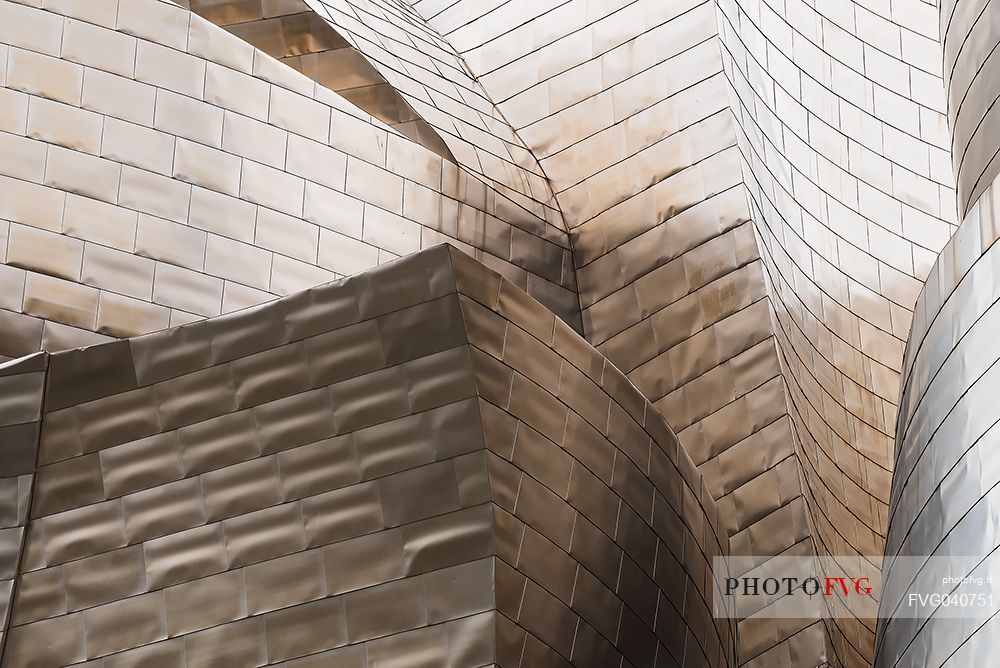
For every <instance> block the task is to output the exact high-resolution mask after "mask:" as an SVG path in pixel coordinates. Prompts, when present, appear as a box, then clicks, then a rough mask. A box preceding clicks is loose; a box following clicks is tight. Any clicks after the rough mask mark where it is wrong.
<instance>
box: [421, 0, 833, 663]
mask: <svg viewBox="0 0 1000 668" xmlns="http://www.w3.org/2000/svg"><path fill="white" fill-rule="evenodd" d="M413 8H414V9H415V10H416V11H417V12H418V13H420V14H421V16H423V17H424V18H425V19H427V21H428V23H429V24H430V25H431V26H432V27H434V28H436V29H437V30H438V31H439V32H440V33H441V34H442V35H443V36H444V38H445V39H446V40H447V41H448V42H449V43H451V44H453V45H454V47H455V49H456V50H457V51H458V52H459V53H460V54H461V56H462V57H463V58H464V59H465V61H466V62H467V63H468V64H469V67H470V69H471V70H472V71H473V72H474V73H475V75H476V76H477V78H478V79H479V80H480V81H481V82H482V85H483V87H484V88H485V89H486V90H487V91H488V92H489V94H490V95H491V97H492V98H493V99H494V100H495V101H496V102H497V107H498V109H500V110H501V111H502V112H503V114H504V116H505V117H506V118H507V119H508V120H509V121H510V122H511V124H512V125H513V127H514V128H515V130H516V131H517V133H518V134H519V135H520V136H521V137H522V138H523V139H524V141H525V142H527V144H528V146H529V147H530V148H531V149H532V151H533V152H534V153H535V155H536V156H537V157H538V159H539V162H540V164H541V166H542V168H543V169H544V170H545V173H546V174H547V176H548V177H549V179H550V180H551V181H552V184H553V188H554V190H555V197H556V200H557V201H558V202H559V205H560V208H561V209H562V211H563V214H564V216H565V218H566V223H567V225H568V227H569V229H570V234H571V238H572V241H573V256H574V263H575V265H576V268H577V280H578V285H579V291H580V301H581V306H582V308H583V312H582V315H583V324H584V332H585V335H586V337H587V339H588V340H589V341H590V342H591V343H592V344H594V345H595V346H598V347H599V348H600V350H601V351H602V352H604V354H606V355H607V356H608V358H609V359H610V360H611V361H613V362H614V363H615V365H616V366H618V367H619V368H621V369H622V370H623V371H625V372H626V375H627V376H628V377H629V379H630V380H631V381H632V382H633V383H635V384H636V386H637V387H638V388H639V389H640V390H642V391H643V393H644V394H645V395H646V396H647V397H648V398H649V399H650V400H652V401H653V402H654V404H655V405H656V406H657V408H658V409H659V410H660V411H661V412H662V413H663V414H664V416H665V417H666V418H667V420H668V422H669V423H670V424H671V425H672V426H673V427H674V428H675V429H676V430H677V431H678V435H679V438H680V440H681V444H682V445H683V447H684V448H685V450H687V452H688V453H689V454H690V455H691V456H692V458H693V460H694V462H695V463H696V465H697V466H698V468H699V470H700V471H701V472H702V474H703V475H704V476H705V478H706V480H707V481H708V485H709V489H711V491H712V494H713V496H714V497H715V498H716V499H717V501H718V503H719V504H720V510H721V515H722V517H723V518H724V519H723V521H724V524H725V527H726V530H727V533H728V534H729V535H730V537H731V541H732V545H733V549H734V551H737V552H740V553H750V552H754V553H755V554H777V553H779V552H781V551H783V550H785V549H787V548H789V547H791V546H793V545H795V544H796V543H798V542H799V541H802V540H803V539H804V538H805V537H806V533H805V532H806V529H807V522H806V520H805V514H804V504H803V503H802V497H801V492H800V489H799V483H798V474H797V471H796V464H795V461H794V456H793V445H792V440H791V439H792V436H791V431H790V422H789V420H788V417H787V408H786V404H785V397H784V390H783V388H782V384H781V380H780V378H779V377H778V376H779V367H778V358H777V353H776V349H775V345H774V338H773V335H772V325H771V319H770V314H769V308H768V305H767V300H766V293H765V287H764V278H763V269H762V266H761V262H760V260H759V258H758V255H757V251H756V244H755V242H754V239H753V230H752V225H751V223H750V222H749V210H748V207H747V201H746V193H745V190H744V188H743V187H742V185H741V183H742V175H741V173H740V167H739V151H738V149H737V147H736V135H735V132H734V130H733V126H732V119H731V114H730V113H729V111H728V104H727V99H726V91H725V85H726V80H725V75H724V73H723V71H722V60H721V58H720V55H719V49H718V37H717V25H716V8H715V6H714V3H713V2H709V1H704V0H699V1H681V2H651V1H646V0H641V1H633V2H622V3H588V4H587V7H586V11H581V4H580V3H575V2H540V3H539V2H521V1H511V2H504V3H493V2H482V1H480V0H459V1H458V2H447V3H439V2H432V1H429V0H418V1H417V2H414V3H413ZM763 490H780V493H778V492H776V493H773V494H771V493H767V492H764V491H763ZM777 526H781V527H782V530H780V531H774V530H773V529H774V527H777ZM794 626H795V624H794V623H787V624H784V625H783V628H782V629H781V630H780V631H779V630H778V629H777V628H776V627H774V626H772V627H770V628H761V627H759V626H758V629H757V630H756V631H755V632H754V633H750V632H748V633H747V634H746V637H748V638H750V637H754V636H755V637H756V638H757V639H758V640H754V641H753V646H751V647H747V648H744V649H742V650H741V655H744V654H747V653H749V655H750V656H752V655H754V654H756V653H757V651H759V648H758V647H757V646H758V645H759V644H761V643H763V644H764V645H765V646H770V644H773V643H774V642H775V641H774V638H775V637H777V636H778V635H780V636H781V638H786V637H788V636H790V635H793V634H795V633H796V632H799V631H801V630H802V629H801V628H800V627H795V628H792V627H794ZM760 639H764V640H760ZM796 642H798V643H799V645H800V646H799V647H797V648H796V649H795V650H794V653H795V654H796V655H798V656H806V655H808V654H809V653H810V651H815V650H810V649H809V647H808V646H809V645H812V646H814V647H816V646H818V647H820V648H821V647H822V642H819V643H817V642H816V637H815V636H814V635H811V634H810V633H802V634H800V637H799V640H798V641H796Z"/></svg>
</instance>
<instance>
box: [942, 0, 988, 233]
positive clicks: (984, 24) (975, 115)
mask: <svg viewBox="0 0 1000 668" xmlns="http://www.w3.org/2000/svg"><path fill="white" fill-rule="evenodd" d="M940 11H941V40H942V42H943V45H944V78H945V83H946V85H947V88H948V121H949V123H950V126H951V130H952V136H951V149H952V152H951V155H952V159H953V160H954V164H955V178H956V182H957V185H958V207H959V215H960V216H961V217H965V216H966V213H967V212H968V211H969V209H970V207H971V206H972V205H973V203H974V202H976V201H977V200H978V199H979V197H980V196H981V195H982V193H983V192H984V191H985V190H986V188H988V187H990V185H991V184H992V182H993V180H994V179H995V178H996V176H997V174H998V173H1000V152H998V150H997V148H998V147H997V139H996V137H997V132H998V131H1000V106H998V105H997V104H996V102H997V99H998V98H1000V83H998V81H1000V51H998V49H997V44H998V43H1000V30H997V21H998V20H1000V7H998V6H997V4H996V3H995V2H989V0H961V1H959V0H942V1H941V9H940Z"/></svg>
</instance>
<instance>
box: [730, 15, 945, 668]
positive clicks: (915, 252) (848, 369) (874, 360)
mask: <svg viewBox="0 0 1000 668" xmlns="http://www.w3.org/2000/svg"><path fill="white" fill-rule="evenodd" d="M960 4H961V3H960ZM718 5H719V9H720V12H719V25H720V29H719V30H720V39H721V41H722V47H723V61H724V66H725V71H726V75H727V77H728V79H729V81H730V85H731V93H732V94H731V100H732V108H733V112H734V114H735V115H736V127H737V136H738V138H739V146H740V150H741V153H742V156H743V163H744V164H743V173H744V179H745V182H746V185H747V189H748V192H749V196H750V202H751V218H752V220H753V222H754V226H755V229H756V232H757V236H758V239H759V248H760V253H761V256H762V258H763V261H764V267H765V269H766V275H767V280H768V292H769V294H770V296H771V303H772V305H773V307H774V312H775V323H776V327H775V335H776V339H777V342H778V349H779V351H780V354H781V355H780V356H781V360H782V366H783V370H784V378H785V381H786V384H787V390H788V398H789V401H790V414H791V417H792V422H793V424H794V426H795V429H794V431H795V436H796V449H797V453H798V460H799V462H800V464H801V467H802V476H803V480H804V487H805V494H806V507H807V508H808V511H809V513H808V515H809V521H810V524H811V529H810V531H809V532H808V533H809V534H811V539H812V542H813V543H814V545H815V547H816V551H817V552H818V553H819V554H821V555H822V554H830V555H843V556H849V555H859V556H861V557H862V558H865V559H866V560H867V561H868V565H869V566H870V567H872V568H877V567H878V564H877V563H872V560H873V558H874V557H876V556H877V555H880V554H881V553H882V549H883V544H884V537H885V535H886V531H887V528H888V525H887V520H888V503H889V488H890V478H891V474H892V468H893V457H892V450H893V448H892V443H893V434H894V431H895V423H896V414H897V406H896V404H897V397H898V394H899V387H900V385H899V372H900V369H901V364H902V355H903V347H904V342H905V341H906V339H907V334H908V329H909V326H910V320H911V313H912V310H913V304H914V302H915V300H916V297H917V294H918V292H919V290H920V288H921V286H922V283H923V280H924V277H925V276H926V275H927V272H928V270H929V269H930V266H931V263H932V262H933V261H934V258H935V257H936V255H937V252H938V251H939V250H940V249H941V247H942V246H943V245H944V244H945V242H946V241H947V240H948V238H949V237H950V236H951V234H952V231H953V229H954V227H953V223H954V211H955V193H954V177H953V174H952V170H951V160H950V156H949V147H950V139H949V134H948V128H947V124H946V117H945V115H944V112H945V107H946V104H945V99H946V97H945V94H944V86H943V83H942V78H941V45H940V43H939V30H938V9H937V7H936V6H935V5H934V3H930V4H929V3H926V2H921V1H920V0H899V1H894V2H892V3H888V2H881V3H870V2H854V1H852V0H838V1H836V2H803V1H802V0H787V1H785V2H781V3H774V2H761V1H760V0H720V1H719V3H718ZM875 561H876V562H877V559H875ZM865 567H868V566H865ZM766 626H767V625H766V623H762V624H761V625H759V626H756V627H754V628H755V629H760V630H766ZM827 627H828V632H829V633H828V635H829V637H830V641H831V643H832V647H831V652H830V655H829V656H828V657H827V658H828V660H829V661H831V662H836V663H841V664H845V665H852V666H855V665H856V666H864V665H869V664H870V662H871V659H872V648H873V639H874V633H875V623H874V620H862V621H855V620H851V619H846V618H840V619H833V620H828V624H827ZM747 631H750V628H748V629H747ZM741 642H743V643H745V644H747V643H749V644H753V645H755V646H758V647H759V648H760V649H765V648H766V644H767V639H766V638H765V637H763V636H762V638H761V642H759V643H758V642H757V641H756V640H751V639H748V638H746V637H745V636H744V637H743V638H742V639H741ZM769 655H773V656H769ZM788 660H789V658H788V656H787V650H786V649H783V648H782V647H780V646H779V647H776V648H775V649H774V650H773V651H772V652H770V653H768V654H763V655H762V656H761V663H762V664H767V665H770V664H769V662H771V661H777V662H778V663H779V664H781V663H784V662H787V661H788Z"/></svg>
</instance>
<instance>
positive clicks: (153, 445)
mask: <svg viewBox="0 0 1000 668" xmlns="http://www.w3.org/2000/svg"><path fill="white" fill-rule="evenodd" d="M46 361H47V362H48V369H47V371H46ZM0 374H2V375H0V387H2V388H3V389H4V391H5V392H4V397H5V399H6V398H7V397H16V398H17V399H18V400H19V401H17V402H15V401H4V402H3V403H2V404H0V419H2V420H3V421H4V423H5V424H8V423H9V424H13V425H16V426H17V428H18V429H19V431H18V434H19V436H18V438H17V439H14V438H7V436H8V434H7V433H5V434H4V442H3V445H4V448H5V449H6V448H8V447H10V446H11V445H14V444H15V442H16V444H17V447H18V451H19V452H22V454H24V455H25V456H24V457H21V458H15V457H8V456H6V454H7V453H6V452H5V457H4V458H3V460H2V462H3V470H2V472H0V474H2V476H3V477H2V478H0V482H2V483H3V484H2V485H0V487H2V489H7V490H8V491H9V492H10V493H6V492H5V493H4V494H3V496H2V498H0V500H2V504H0V510H2V512H3V516H4V517H5V518H7V519H6V520H5V522H6V524H7V525H9V526H11V527H12V528H10V529H5V530H4V534H5V535H6V534H10V536H11V538H10V541H12V546H13V549H11V550H7V549H5V550H4V558H5V559H6V560H7V561H8V562H9V561H11V560H12V559H13V561H14V562H15V563H16V562H18V556H17V554H18V552H19V550H18V546H19V545H20V540H19V538H20V536H21V534H22V532H24V529H23V525H24V524H25V517H26V516H27V517H29V518H30V519H29V520H27V530H26V538H25V539H24V542H23V548H22V549H20V552H23V554H22V555H21V556H20V558H19V564H20V565H19V568H17V567H15V566H14V564H9V565H7V566H6V567H5V571H4V573H5V576H6V577H7V578H8V585H7V588H8V589H9V578H10V577H13V575H14V572H13V571H16V572H17V574H18V581H17V585H16V588H15V589H14V594H13V604H12V605H11V606H10V607H9V616H10V627H9V632H8V633H7V635H6V639H5V646H4V648H3V661H2V665H3V666H5V667H6V666H11V667H17V668H35V667H37V668H44V667H46V666H67V665H76V664H81V665H86V666H87V668H98V667H100V668H112V667H116V666H134V665H143V666H172V667H174V666H179V667H185V666H186V667H188V668H190V667H193V666H223V665H224V666H262V665H275V664H279V665H281V666H286V667H287V668H303V667H305V666H321V665H322V666H338V667H347V666H351V667H353V666H365V665H367V666H372V667H374V666H385V665H404V664H405V665H408V666H412V665H420V666H445V665H448V666H456V667H458V666H469V667H470V668H472V667H475V666H485V665H498V666H518V665H520V666H542V665H544V666H560V665H574V666H595V667H596V666H612V665H620V664H621V663H622V661H623V658H624V664H623V665H629V666H635V667H636V668H640V667H645V666H654V665H656V666H669V665H677V666H681V665H686V666H687V665H695V666H701V665H704V666H713V667H714V666H733V665H735V652H734V635H735V628H734V626H733V625H732V624H731V620H727V619H713V618H712V616H711V613H710V610H709V603H708V601H710V600H711V585H712V578H713V577H722V575H721V574H719V573H716V574H715V575H714V576H713V574H712V572H711V569H710V568H709V563H710V559H711V557H713V556H716V555H724V554H726V553H727V548H726V544H727V537H726V535H725V533H724V531H723V530H722V529H721V528H720V525H719V520H718V511H717V509H716V506H715V504H714V502H713V500H712V498H711V493H710V492H709V490H708V488H707V487H706V486H705V484H704V483H703V481H702V478H701V476H700V475H699V474H698V473H697V471H696V469H695V467H694V465H693V464H692V462H691V460H690V458H689V457H688V456H687V455H686V453H685V452H684V450H683V448H680V447H679V446H678V442H677V438H676V437H675V436H674V434H673V432H671V430H670V428H669V427H668V426H667V425H666V422H665V421H664V420H663V418H662V417H661V416H660V415H659V413H657V412H656V411H655V409H654V408H653V407H652V406H651V404H650V403H649V401H648V400H646V399H645V398H644V397H642V395H641V394H640V393H639V392H638V391H637V390H636V389H635V388H634V387H633V386H632V385H631V384H629V383H628V381H627V380H626V379H625V377H624V375H622V374H621V372H619V371H618V370H617V369H615V368H614V367H613V366H612V365H611V364H609V363H607V362H606V360H605V358H604V357H603V356H601V355H600V354H599V353H598V352H597V351H596V350H594V349H593V348H592V347H590V346H589V345H588V344H587V343H585V342H584V341H583V340H582V339H581V338H580V337H579V336H578V335H577V334H575V333H574V332H573V331H572V330H571V329H570V328H569V327H568V326H566V325H565V324H564V323H563V322H562V321H560V320H558V319H557V318H556V317H555V316H554V315H553V314H552V313H551V312H550V311H548V310H547V309H545V308H544V307H543V306H541V305H540V304H538V303H537V302H535V301H534V300H532V299H531V298H530V297H528V296H527V295H526V294H525V293H524V292H522V291H521V290H520V289H518V288H517V287H516V286H515V285H514V284H513V283H511V282H510V281H508V280H506V279H503V278H501V277H500V276H499V275H498V274H496V273H494V272H492V271H490V270H488V269H486V268H484V267H483V266H481V265H480V264H478V263H477V262H475V261H474V260H472V259H470V258H468V257H467V256H465V255H463V254H461V253H460V252H458V251H455V250H451V249H448V248H446V247H443V246H442V247H437V248H433V249H430V250H427V251H424V252H421V253H417V254H414V255H411V256H409V257H407V258H403V259H400V260H397V261H395V262H392V263H390V264H387V265H386V266H384V267H379V268H377V269H374V270H370V271H368V272H365V273H362V274H360V275H358V276H355V277H352V278H349V279H344V280H342V281H340V282H337V283H332V284H329V285H324V286H320V287H317V288H312V289H309V290H306V291H304V292H300V293H296V294H294V295H291V296H288V297H286V298H283V299H280V300H278V301H274V302H271V303H268V304H264V305H260V306H256V307H252V308H249V309H246V310H243V311H240V312H238V313H234V314H229V315H225V316H220V317H217V318H211V319H208V320H204V321H200V322H196V323H190V324H186V325H183V326H180V327H176V328H173V329H169V330H165V331H163V332H159V333H154V334H149V335H146V336H142V337H138V338H133V339H128V340H122V341H116V342H112V343H107V344H102V345H97V346H91V347H88V348H83V349H76V350H68V351H64V352H60V353H55V354H52V355H51V356H47V355H44V354H39V355H36V356H34V357H30V358H27V359H25V360H23V361H19V362H17V363H14V364H10V365H7V366H4V367H2V368H0ZM43 378H44V379H45V380H46V383H45V387H46V390H45V394H44V400H42V401H41V403H40V401H39V398H40V395H41V387H42V382H41V381H42V380H43ZM40 408H41V411H40ZM40 415H41V435H40V438H38V441H37V442H38V449H37V465H35V462H34V461H33V460H34V456H35V453H34V445H35V442H36V437H37V432H38V422H39V416H40ZM3 429H4V430H9V429H11V427H3ZM22 431H23V432H24V433H23V434H21V432H22ZM22 436H23V438H22ZM22 441H23V447H22V445H21V444H22ZM25 462H27V465H25ZM32 476H33V477H34V489H33V490H32V495H31V501H30V508H29V505H28V501H27V494H26V492H27V489H28V487H29V486H30V483H28V482H27V480H28V479H30V478H31V477H32ZM19 525H20V526H19ZM7 540H8V539H6V538H5V541H7ZM5 563H6V562H5ZM366 661H367V663H366ZM414 661H417V663H414ZM84 662H86V663H85V664H84Z"/></svg>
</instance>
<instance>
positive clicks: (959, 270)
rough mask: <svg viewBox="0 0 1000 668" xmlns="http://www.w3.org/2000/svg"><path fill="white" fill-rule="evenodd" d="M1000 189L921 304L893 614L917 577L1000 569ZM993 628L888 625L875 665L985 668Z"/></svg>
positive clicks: (896, 489)
mask: <svg viewBox="0 0 1000 668" xmlns="http://www.w3.org/2000/svg"><path fill="white" fill-rule="evenodd" d="M998 185H1000V184H998V183H997V182H996V181H994V183H993V184H992V185H991V186H990V187H989V188H987V189H986V191H985V192H984V193H983V194H982V196H981V197H980V198H979V200H978V201H977V202H976V203H975V204H974V205H973V207H972V208H971V209H970V210H969V213H968V215H967V216H966V218H965V221H964V222H963V223H962V225H961V226H960V227H959V229H958V232H957V233H956V234H955V237H954V238H953V239H952V240H951V242H950V243H949V244H948V245H947V246H946V247H945V249H944V250H943V251H942V252H941V257H940V258H939V259H938V261H937V263H936V264H935V266H934V268H933V269H932V271H931V275H930V277H929V278H928V281H927V286H926V287H925V288H924V290H923V292H921V294H920V298H919V299H918V301H917V306H916V316H915V318H914V324H913V333H912V338H911V339H910V342H909V343H908V344H907V349H906V364H905V366H904V371H903V392H902V399H901V402H900V415H899V427H898V429H897V436H896V448H897V456H896V472H895V475H894V477H893V485H892V506H891V512H890V515H889V535H888V538H887V541H886V557H885V563H884V567H883V568H884V581H885V586H886V590H887V591H888V590H889V588H892V590H893V591H894V592H896V593H898V596H894V597H893V598H892V599H891V600H889V599H886V600H884V601H882V609H881V611H880V616H883V617H886V616H889V615H890V613H891V612H892V611H893V610H894V609H895V608H896V607H897V606H899V605H901V604H902V601H903V597H904V596H906V594H907V592H909V591H911V587H912V586H913V584H912V582H911V579H913V578H919V577H927V578H931V579H932V580H933V581H942V578H945V577H955V578H964V577H967V576H970V575H972V576H975V575H976V574H980V573H987V574H992V573H993V572H994V571H995V570H996V568H997V567H998V565H1000V561H998V557H997V553H996V548H997V547H998V546H1000V536H997V533H996V521H995V516H996V513H997V509H998V508H1000V497H998V496H997V494H996V490H997V487H996V486H997V483H1000V476H998V474H997V467H996V465H995V464H994V462H995V460H996V457H997V455H996V448H997V444H998V438H1000V431H998V429H997V428H996V427H997V422H998V420H1000V411H998V410H997V406H996V397H997V388H998V387H1000V376H998V373H997V372H998V369H1000V367H998V366H997V361H998V360H1000V348H998V347H997V341H996V333H997V331H998V329H997V327H998V323H1000V289H998V287H997V286H998V284H1000V283H998V280H997V277H998V276H1000V273H998V272H1000V245H998V244H996V240H997V239H998V238H1000V198H998V192H997V188H998ZM908 555H919V556H922V557H923V556H931V557H947V558H948V559H938V560H934V561H928V562H927V565H925V566H924V567H923V568H922V570H921V571H919V572H918V573H914V572H913V571H914V568H913V567H899V568H894V563H895V562H894V559H895V558H896V557H897V556H908ZM914 581H917V582H919V579H916V580H914ZM958 581H960V580H956V582H958ZM957 591H958V592H961V591H962V588H961V587H959V588H958V589H957ZM983 622H985V623H983ZM995 628H996V627H995V618H992V619H990V620H985V619H979V620H957V619H948V618H945V615H944V614H943V613H941V612H939V613H936V614H935V615H934V616H932V617H930V618H929V619H926V620H925V619H907V618H899V619H896V618H889V619H886V620H883V622H882V625H881V627H880V629H879V636H878V646H877V656H876V665H877V666H879V667H885V668H891V667H893V666H912V665H921V666H926V667H927V668H938V666H944V665H949V666H968V665H986V664H984V663H982V661H983V660H984V659H985V657H993V656H995V655H996V650H997V641H996V633H995Z"/></svg>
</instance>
